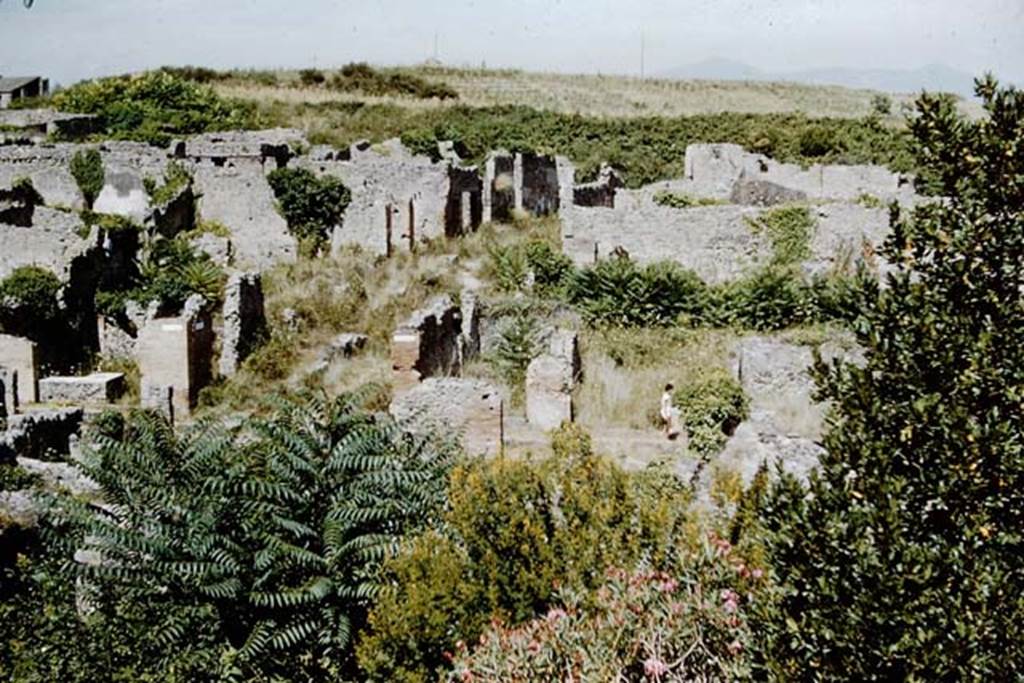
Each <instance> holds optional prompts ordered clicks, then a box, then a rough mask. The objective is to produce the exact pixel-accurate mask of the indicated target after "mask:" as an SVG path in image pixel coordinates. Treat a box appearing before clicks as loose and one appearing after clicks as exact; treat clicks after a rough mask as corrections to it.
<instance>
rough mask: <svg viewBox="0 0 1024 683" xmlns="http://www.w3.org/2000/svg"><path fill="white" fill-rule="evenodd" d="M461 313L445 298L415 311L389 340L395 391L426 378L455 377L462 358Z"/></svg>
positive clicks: (404, 388)
mask: <svg viewBox="0 0 1024 683" xmlns="http://www.w3.org/2000/svg"><path fill="white" fill-rule="evenodd" d="M461 338H462V312H461V310H460V309H459V307H457V306H455V304H454V303H452V300H451V299H450V298H448V297H440V298H438V299H435V300H434V301H432V302H431V303H430V304H429V305H427V306H426V307H424V308H422V309H420V310H418V311H416V312H415V313H413V314H412V315H411V316H409V318H408V319H407V320H406V321H405V322H404V323H402V324H401V325H399V326H398V328H397V329H396V330H395V332H394V334H393V335H392V337H391V367H392V370H393V371H394V374H393V383H394V387H395V391H396V392H398V391H403V390H406V389H408V388H409V387H412V386H414V385H415V384H417V383H418V382H420V381H422V380H424V379H426V378H428V377H446V376H450V375H457V374H458V373H459V371H460V369H461V358H462V343H461V341H460V340H461Z"/></svg>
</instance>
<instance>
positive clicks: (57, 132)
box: [0, 109, 98, 140]
mask: <svg viewBox="0 0 1024 683" xmlns="http://www.w3.org/2000/svg"><path fill="white" fill-rule="evenodd" d="M97 123H98V121H97V118H96V117H95V116H91V115H89V114H69V113H65V112H58V111H55V110H53V109H0V126H4V127H8V128H19V129H21V130H22V131H24V132H25V133H26V134H29V135H31V136H33V137H39V138H45V137H46V136H57V137H59V138H60V139H62V140H76V139H80V138H84V137H86V136H88V135H89V134H91V133H92V132H94V131H95V130H96V127H97Z"/></svg>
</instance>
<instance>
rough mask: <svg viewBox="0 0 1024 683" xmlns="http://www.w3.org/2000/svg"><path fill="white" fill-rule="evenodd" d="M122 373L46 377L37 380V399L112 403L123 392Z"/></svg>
mask: <svg viewBox="0 0 1024 683" xmlns="http://www.w3.org/2000/svg"><path fill="white" fill-rule="evenodd" d="M125 388H126V387H125V380H124V374H123V373H120V372H95V373H92V374H90V375H82V376H74V377H47V378H45V379H41V380H39V399H40V401H42V402H43V403H71V404H75V405H97V404H104V403H113V402H114V401H116V400H117V399H119V398H121V396H122V395H123V394H124V392H125Z"/></svg>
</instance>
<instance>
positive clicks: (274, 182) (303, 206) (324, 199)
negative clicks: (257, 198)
mask: <svg viewBox="0 0 1024 683" xmlns="http://www.w3.org/2000/svg"><path fill="white" fill-rule="evenodd" d="M267 181H268V182H269V183H270V187H271V189H273V190H274V196H275V197H276V198H277V203H278V206H279V207H280V211H281V215H282V216H284V219H285V220H286V221H287V222H288V230H289V232H291V233H292V235H294V236H295V237H296V239H298V240H299V242H300V244H303V245H304V248H303V250H304V251H305V253H306V254H307V255H313V254H315V253H316V251H317V249H319V247H320V246H321V245H322V244H323V243H324V242H325V241H326V240H327V239H328V237H329V233H330V231H331V229H332V228H334V226H336V225H340V224H341V219H342V216H343V215H344V214H345V209H347V208H348V204H349V202H350V201H351V200H352V193H351V192H350V191H349V189H348V188H347V187H345V185H344V184H343V183H342V182H341V181H340V180H338V179H337V178H334V177H332V176H323V177H320V178H318V177H317V176H316V175H315V174H314V173H313V172H312V171H310V170H308V169H305V168H278V169H275V170H273V171H271V172H270V174H269V175H268V176H267Z"/></svg>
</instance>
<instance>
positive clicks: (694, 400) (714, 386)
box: [672, 366, 750, 456]
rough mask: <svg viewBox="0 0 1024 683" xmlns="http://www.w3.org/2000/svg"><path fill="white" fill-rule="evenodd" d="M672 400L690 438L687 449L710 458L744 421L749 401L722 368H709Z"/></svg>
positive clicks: (678, 389) (690, 381)
mask: <svg viewBox="0 0 1024 683" xmlns="http://www.w3.org/2000/svg"><path fill="white" fill-rule="evenodd" d="M672 400H673V402H674V403H675V405H676V407H678V408H679V413H680V417H681V418H682V420H683V424H684V425H685V426H686V430H687V432H688V433H689V436H690V450H692V451H693V452H695V453H697V454H699V455H702V456H708V455H713V454H715V453H717V452H719V451H721V450H722V448H723V447H724V446H725V442H726V441H727V440H728V438H729V435H731V434H732V432H733V430H735V429H736V427H737V426H738V425H739V423H740V422H742V421H743V420H745V419H746V418H747V415H748V412H749V407H750V400H749V398H748V397H747V395H746V394H745V393H744V392H743V387H742V386H741V385H740V383H739V382H737V381H736V378H734V377H733V375H732V373H731V372H729V371H727V370H726V369H725V368H720V367H715V366H710V367H707V368H705V369H703V371H702V372H700V374H698V375H697V376H696V377H691V378H690V379H689V380H688V381H687V382H685V383H683V384H682V385H681V386H680V387H679V388H677V389H676V390H675V393H674V394H673V395H672Z"/></svg>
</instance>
